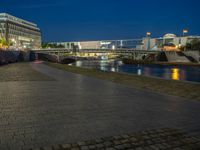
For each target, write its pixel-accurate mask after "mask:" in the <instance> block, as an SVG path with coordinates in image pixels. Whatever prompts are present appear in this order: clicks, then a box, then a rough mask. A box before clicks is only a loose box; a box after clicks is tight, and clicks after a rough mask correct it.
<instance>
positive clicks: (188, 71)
mask: <svg viewBox="0 0 200 150" xmlns="http://www.w3.org/2000/svg"><path fill="white" fill-rule="evenodd" d="M73 65H75V66H78V67H84V68H96V69H99V70H102V71H111V72H121V73H129V74H137V75H144V76H153V77H159V78H164V79H171V80H177V81H179V80H181V81H194V82H200V67H196V66H169V65H125V64H123V63H122V62H121V61H97V60H94V61H87V60H83V61H77V62H76V63H75V64H73Z"/></svg>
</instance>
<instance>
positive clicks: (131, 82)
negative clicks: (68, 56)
mask: <svg viewBox="0 0 200 150" xmlns="http://www.w3.org/2000/svg"><path fill="white" fill-rule="evenodd" d="M46 64H47V65H49V66H52V67H55V68H58V69H62V70H66V71H69V72H73V73H77V74H82V75H86V76H90V77H96V78H99V79H103V80H108V81H112V82H116V83H120V84H124V85H128V86H132V87H136V88H142V89H149V90H152V91H156V92H159V93H165V94H169V95H175V96H180V97H185V98H189V99H196V100H200V93H199V91H200V84H195V83H189V82H181V81H173V80H164V79H159V78H151V77H145V76H137V75H128V74H121V73H114V72H103V71H99V70H96V69H86V68H79V67H75V66H68V65H62V64H57V63H49V62H48V63H47V62H46Z"/></svg>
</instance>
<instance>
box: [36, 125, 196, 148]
mask: <svg viewBox="0 0 200 150" xmlns="http://www.w3.org/2000/svg"><path fill="white" fill-rule="evenodd" d="M40 149H41V150H96V149H99V150H104V149H105V150H199V149H200V138H197V137H192V136H188V135H187V134H186V133H184V132H182V131H180V130H176V129H169V128H166V129H159V130H147V131H142V132H138V133H134V134H125V135H120V136H111V137H105V138H99V139H94V140H88V141H83V142H78V143H70V144H62V145H56V146H49V147H41V148H40ZM33 150H38V148H37V149H33Z"/></svg>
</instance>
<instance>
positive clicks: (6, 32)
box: [0, 13, 41, 49]
mask: <svg viewBox="0 0 200 150" xmlns="http://www.w3.org/2000/svg"><path fill="white" fill-rule="evenodd" d="M0 38H5V39H6V41H7V42H9V43H12V44H11V45H12V47H14V48H16V49H36V48H40V47H41V31H40V29H39V28H38V26H37V25H36V24H35V23H32V22H29V21H26V20H23V19H20V18H17V17H14V16H12V15H9V14H7V13H0Z"/></svg>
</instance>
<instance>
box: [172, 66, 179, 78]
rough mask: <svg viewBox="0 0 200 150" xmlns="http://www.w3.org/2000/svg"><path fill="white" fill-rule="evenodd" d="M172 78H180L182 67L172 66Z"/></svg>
mask: <svg viewBox="0 0 200 150" xmlns="http://www.w3.org/2000/svg"><path fill="white" fill-rule="evenodd" d="M172 79H173V80H180V69H179V68H172Z"/></svg>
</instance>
